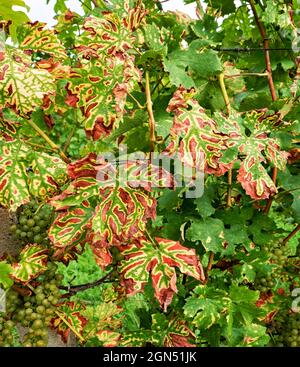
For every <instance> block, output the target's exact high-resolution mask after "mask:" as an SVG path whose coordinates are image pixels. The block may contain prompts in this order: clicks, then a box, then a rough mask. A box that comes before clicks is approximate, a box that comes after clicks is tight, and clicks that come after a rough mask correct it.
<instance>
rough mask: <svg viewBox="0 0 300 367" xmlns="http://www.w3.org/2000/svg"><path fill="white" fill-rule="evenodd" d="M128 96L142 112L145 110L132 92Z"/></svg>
mask: <svg viewBox="0 0 300 367" xmlns="http://www.w3.org/2000/svg"><path fill="white" fill-rule="evenodd" d="M127 94H128V95H129V97H130V98H132V99H133V100H134V102H135V103H136V104H137V106H138V108H140V109H141V110H143V109H144V108H145V106H142V105H141V104H140V102H139V101H138V100H137V99H136V98H135V96H133V95H132V94H131V93H130V92H127Z"/></svg>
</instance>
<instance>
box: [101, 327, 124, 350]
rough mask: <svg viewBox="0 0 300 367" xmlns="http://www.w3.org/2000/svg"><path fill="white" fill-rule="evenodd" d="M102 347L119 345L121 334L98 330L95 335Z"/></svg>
mask: <svg viewBox="0 0 300 367" xmlns="http://www.w3.org/2000/svg"><path fill="white" fill-rule="evenodd" d="M96 335H97V338H98V339H99V340H100V342H101V343H102V346H103V347H110V348H112V347H116V346H117V345H118V344H119V340H120V338H121V334H120V333H117V332H116V331H111V330H100V331H98V332H97V333H96Z"/></svg>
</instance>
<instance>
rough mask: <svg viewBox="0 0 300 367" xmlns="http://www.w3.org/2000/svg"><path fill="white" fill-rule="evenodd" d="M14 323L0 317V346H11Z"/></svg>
mask: <svg viewBox="0 0 300 367" xmlns="http://www.w3.org/2000/svg"><path fill="white" fill-rule="evenodd" d="M14 327H15V323H14V322H13V321H12V320H9V319H7V318H5V317H0V347H11V346H12V345H13V341H14V337H13V333H12V331H13V329H14Z"/></svg>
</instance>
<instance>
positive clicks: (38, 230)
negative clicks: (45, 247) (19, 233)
mask: <svg viewBox="0 0 300 367" xmlns="http://www.w3.org/2000/svg"><path fill="white" fill-rule="evenodd" d="M32 230H33V232H34V233H39V232H40V231H41V227H40V226H35V227H33V229H32Z"/></svg>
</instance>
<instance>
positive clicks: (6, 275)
mask: <svg viewBox="0 0 300 367" xmlns="http://www.w3.org/2000/svg"><path fill="white" fill-rule="evenodd" d="M12 272H13V269H12V267H11V265H9V264H7V263H6V262H5V261H0V284H1V285H2V286H3V287H4V289H5V288H10V287H11V286H12V285H13V281H12V279H11V278H10V275H11V273H12Z"/></svg>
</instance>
